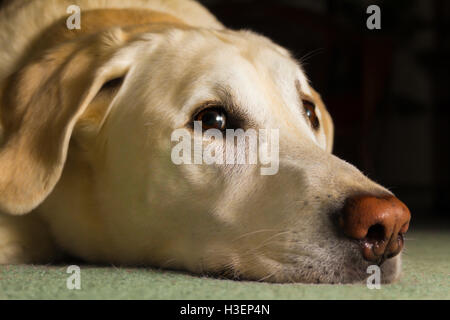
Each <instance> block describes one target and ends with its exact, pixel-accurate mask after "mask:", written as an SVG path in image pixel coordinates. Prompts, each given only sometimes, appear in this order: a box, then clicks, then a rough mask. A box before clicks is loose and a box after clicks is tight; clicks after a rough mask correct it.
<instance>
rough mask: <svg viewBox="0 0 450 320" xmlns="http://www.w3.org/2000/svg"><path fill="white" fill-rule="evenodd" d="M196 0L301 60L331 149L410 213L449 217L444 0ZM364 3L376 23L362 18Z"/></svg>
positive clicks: (449, 8) (448, 44)
mask: <svg viewBox="0 0 450 320" xmlns="http://www.w3.org/2000/svg"><path fill="white" fill-rule="evenodd" d="M200 2H201V3H203V4H204V5H205V6H206V7H208V8H209V9H210V10H211V12H212V13H214V14H215V15H216V16H217V18H218V19H219V20H220V21H221V22H223V23H224V24H225V25H226V26H227V27H229V28H232V29H242V28H244V29H251V30H253V31H256V32H258V33H260V34H263V35H265V36H268V37H269V38H271V39H272V40H274V41H275V42H277V43H278V44H281V45H282V46H284V47H286V48H288V49H289V50H290V51H291V52H292V53H293V55H294V56H295V57H296V58H297V59H298V60H300V61H301V62H303V66H304V69H305V70H306V73H307V75H308V76H309V78H310V80H311V81H312V84H313V86H314V87H315V88H316V89H317V90H318V91H319V92H320V93H321V95H322V98H323V99H324V101H325V104H326V105H327V107H328V109H329V111H330V113H331V115H332V117H333V119H334V122H335V130H336V131H335V146H334V150H333V152H334V153H335V154H336V155H337V156H339V157H341V158H343V159H345V160H347V161H349V162H351V163H353V164H354V165H356V166H357V167H358V168H360V169H361V170H362V171H363V172H364V173H365V174H367V175H368V176H369V177H370V178H372V179H373V180H375V181H377V182H379V183H381V184H382V185H384V186H386V187H388V188H389V189H390V190H391V191H393V192H394V193H395V194H396V195H397V196H398V197H399V198H400V199H402V200H403V201H404V202H405V203H406V204H407V205H408V206H409V207H410V209H411V213H412V215H413V223H414V220H415V221H416V222H421V223H426V222H429V221H432V222H435V223H436V222H439V223H441V222H445V223H448V222H449V218H450V214H449V212H450V205H449V201H448V200H449V199H450V188H449V182H450V171H449V165H450V157H449V151H450V135H449V133H448V130H449V117H450V114H449V106H450V94H449V90H448V89H449V88H448V83H449V77H450V32H449V30H450V28H449V22H450V1H448V0H395V1H393V0H390V1H389V0H387V1H376V0H369V1H365V0H282V1H267V0H240V1H237V0H235V1H233V0H203V1H200ZM371 4H376V5H378V6H379V7H380V9H381V30H368V29H367V27H366V20H367V18H368V17H369V14H367V13H366V9H367V7H368V6H369V5H371ZM444 220H445V221H444Z"/></svg>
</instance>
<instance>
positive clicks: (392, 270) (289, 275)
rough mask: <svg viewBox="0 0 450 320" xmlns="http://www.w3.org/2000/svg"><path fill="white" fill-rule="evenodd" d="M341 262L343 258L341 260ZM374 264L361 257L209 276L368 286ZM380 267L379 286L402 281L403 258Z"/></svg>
mask: <svg viewBox="0 0 450 320" xmlns="http://www.w3.org/2000/svg"><path fill="white" fill-rule="evenodd" d="M341 258H342V257H341ZM371 265H374V264H373V263H370V262H367V261H365V260H363V259H362V258H360V257H358V256H353V257H351V258H350V259H347V258H345V259H344V261H343V260H342V259H337V260H336V261H335V263H333V262H329V263H328V262H327V263H326V264H323V261H321V262H319V263H317V265H316V264H315V263H314V262H313V261H311V262H308V263H307V264H305V263H299V264H289V265H283V266H282V267H281V268H280V270H279V271H278V272H274V271H273V270H263V269H264V268H258V269H259V272H256V273H255V272H254V271H255V269H254V268H253V272H251V273H249V272H245V271H243V270H241V271H238V270H235V271H234V272H233V273H229V272H213V273H212V274H210V275H215V276H217V275H219V276H220V277H223V278H231V279H234V280H250V281H259V282H271V283H315V284H352V283H353V284H354V283H361V284H365V283H366V282H367V279H368V277H370V276H371V275H373V274H374V273H373V272H374V271H373V269H372V270H371V269H368V268H369V266H371ZM379 267H380V269H379V270H380V283H383V284H389V283H392V282H394V281H396V280H398V278H399V277H400V273H401V256H400V254H399V255H397V256H396V257H394V258H391V259H388V260H386V261H385V262H384V263H383V264H382V265H381V266H379Z"/></svg>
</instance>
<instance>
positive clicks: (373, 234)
mask: <svg viewBox="0 0 450 320" xmlns="http://www.w3.org/2000/svg"><path fill="white" fill-rule="evenodd" d="M385 234H386V233H385V229H384V226H383V225H382V224H380V223H377V224H374V225H373V226H371V227H370V228H369V230H368V231H367V235H366V239H367V241H369V242H379V241H383V240H385V239H386V236H385Z"/></svg>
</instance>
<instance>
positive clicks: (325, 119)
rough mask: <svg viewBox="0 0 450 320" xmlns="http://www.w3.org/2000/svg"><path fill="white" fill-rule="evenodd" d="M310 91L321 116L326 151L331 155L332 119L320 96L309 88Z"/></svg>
mask: <svg viewBox="0 0 450 320" xmlns="http://www.w3.org/2000/svg"><path fill="white" fill-rule="evenodd" d="M311 91H312V94H313V98H314V101H315V103H316V106H317V107H318V108H319V109H320V114H321V115H322V127H323V131H324V132H325V138H326V144H327V151H328V152H330V153H331V152H332V151H333V139H334V125H333V119H332V118H331V116H330V113H329V112H328V110H327V108H326V107H325V104H324V103H323V101H322V98H321V97H320V94H319V93H318V92H317V91H316V90H314V89H313V88H311Z"/></svg>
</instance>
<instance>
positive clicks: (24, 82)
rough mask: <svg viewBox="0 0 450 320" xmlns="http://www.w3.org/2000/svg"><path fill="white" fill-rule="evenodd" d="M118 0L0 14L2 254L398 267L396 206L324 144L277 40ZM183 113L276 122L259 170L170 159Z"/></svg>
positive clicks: (335, 269)
mask: <svg viewBox="0 0 450 320" xmlns="http://www.w3.org/2000/svg"><path fill="white" fill-rule="evenodd" d="M130 3H131V2H130V1H124V0H123V1H119V0H114V1H112V0H108V1H102V0H46V1H26V0H23V1H14V2H12V4H10V5H9V6H7V7H6V8H4V9H3V10H2V11H1V12H0V48H1V49H0V120H1V122H0V211H1V212H2V213H1V214H0V263H2V264H13V263H41V262H48V261H54V260H55V259H56V258H57V257H58V255H59V254H60V253H61V252H65V253H69V254H71V255H74V256H77V257H79V258H82V259H85V260H86V261H88V262H93V263H115V264H123V265H148V266H159V267H164V268H172V269H182V270H188V271H191V272H194V273H203V274H222V275H226V276H230V277H232V278H241V279H253V280H265V281H273V282H288V281H298V282H324V283H339V282H354V281H360V280H362V279H364V278H365V277H367V273H366V269H367V267H368V266H369V265H371V264H378V265H380V266H381V271H382V277H383V280H384V281H386V282H390V281H393V280H395V279H396V278H398V276H399V274H400V269H401V268H400V264H401V260H400V255H399V254H398V253H399V252H400V251H401V249H402V247H403V234H404V233H405V232H406V230H407V228H408V224H409V219H410V214H409V211H408V209H407V207H406V206H405V205H404V204H403V203H402V202H400V201H399V200H398V199H397V198H395V197H394V196H393V195H392V193H391V192H390V191H388V190H386V189H385V188H383V187H382V186H380V185H378V184H376V183H374V182H373V181H371V180H369V179H368V178H367V177H365V176H364V175H363V174H362V173H361V172H360V171H358V170H357V169H356V168H355V167H353V166H352V165H350V164H348V163H346V162H345V161H343V160H340V159H338V158H337V157H335V156H333V155H332V154H331V149H332V139H333V124H332V121H331V118H330V115H329V114H328V112H327V110H326V109H325V107H324V105H323V103H322V101H321V99H320V96H319V95H318V94H317V93H316V92H315V91H314V90H313V88H312V87H311V86H310V84H309V83H308V80H307V78H306V76H305V74H304V72H303V71H302V68H301V66H300V65H299V63H298V62H296V61H295V60H294V59H293V58H292V57H291V56H290V54H289V52H288V51H287V50H285V49H284V48H282V47H280V46H278V45H276V44H274V43H273V42H271V41H270V40H269V39H267V38H265V37H262V36H259V35H257V34H255V33H253V32H249V31H232V30H229V29H226V28H225V27H224V26H223V25H222V24H221V23H220V22H218V21H217V20H216V18H215V17H213V16H212V15H211V14H210V13H209V12H208V11H207V10H206V9H205V8H203V7H202V6H201V5H199V4H198V3H196V2H193V1H190V0H171V1H162V0H140V1H133V2H132V5H131V4H130ZM70 5H78V6H79V8H80V9H81V20H80V29H69V28H68V24H67V20H68V16H69V14H68V13H67V8H68V7H69V6H70ZM195 121H201V128H200V130H201V131H202V130H204V131H206V130H208V129H215V130H218V131H219V132H225V131H226V130H228V129H243V130H248V129H255V130H256V129H271V130H272V129H275V130H277V134H278V136H277V137H278V140H276V141H275V140H274V141H275V142H276V143H278V150H279V153H278V154H277V155H278V158H277V159H276V170H275V172H273V174H268V175H267V174H261V171H260V170H259V169H260V167H261V166H262V165H261V163H257V164H245V163H240V164H232V163H231V164H230V163H228V162H227V163H212V164H205V163H201V164H198V163H193V164H181V165H180V164H177V163H175V162H174V161H173V158H172V153H173V152H172V151H173V148H174V141H173V133H174V131H176V130H179V129H183V130H184V131H183V132H188V133H189V132H192V133H193V138H195V137H197V138H198V133H195V131H194V130H193V128H194V127H193V124H195V123H194V122H195ZM216 132H217V131H216ZM196 134H197V135H196ZM201 139H204V140H205V141H204V140H201V144H203V143H205V144H206V142H207V141H206V140H208V139H207V137H203V136H202V137H201ZM233 139H234V138H233ZM208 141H209V145H211V144H212V145H213V146H214V145H215V144H218V143H219V141H220V140H217V141H216V140H214V139H209V140H208ZM223 143H225V144H226V145H230V144H231V145H234V140H233V141H227V140H226V139H225V140H224V141H222V144H223ZM216 146H217V147H218V149H217V150H219V149H220V148H221V147H223V145H222V146H218V145H216ZM273 146H274V145H273ZM246 150H247V149H246ZM246 152H250V150H247V151H246Z"/></svg>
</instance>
